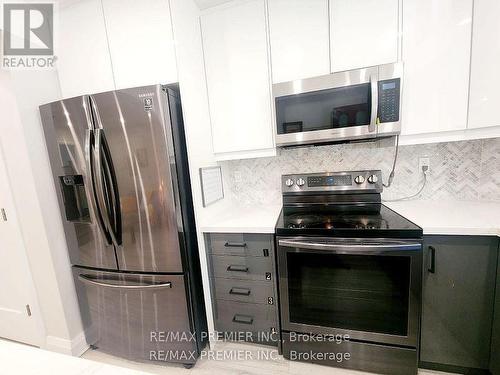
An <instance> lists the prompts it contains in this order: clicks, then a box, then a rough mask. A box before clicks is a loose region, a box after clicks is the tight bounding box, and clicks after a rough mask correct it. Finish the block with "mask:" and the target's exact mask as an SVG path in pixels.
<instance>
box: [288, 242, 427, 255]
mask: <svg viewBox="0 0 500 375" xmlns="http://www.w3.org/2000/svg"><path fill="white" fill-rule="evenodd" d="M278 245H279V246H282V247H293V248H300V249H310V250H327V251H330V252H334V253H371V254H376V253H385V252H389V251H416V250H422V245H421V244H420V243H417V242H415V243H377V244H367V243H353V242H349V243H340V242H312V241H311V242H310V241H301V240H284V239H282V240H279V241H278Z"/></svg>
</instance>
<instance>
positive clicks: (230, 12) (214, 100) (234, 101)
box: [201, 0, 274, 154]
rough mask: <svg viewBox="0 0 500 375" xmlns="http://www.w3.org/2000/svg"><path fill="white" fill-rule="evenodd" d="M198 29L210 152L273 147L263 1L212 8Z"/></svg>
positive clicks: (232, 151)
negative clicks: (210, 131) (202, 56)
mask: <svg viewBox="0 0 500 375" xmlns="http://www.w3.org/2000/svg"><path fill="white" fill-rule="evenodd" d="M201 25H202V33H203V48H204V56H205V67H206V74H207V86H208V99H209V103H210V117H211V121H212V138H213V147H214V153H215V154H221V153H235V152H241V151H256V150H262V149H269V148H272V147H273V143H274V141H273V132H272V128H273V127H272V125H273V124H272V120H271V117H272V116H271V85H270V77H269V56H268V47H267V32H266V11H265V3H264V0H253V1H246V2H241V1H238V2H236V3H230V4H229V5H222V6H220V7H217V8H214V9H211V10H209V11H208V12H207V13H204V14H203V15H202V17H201Z"/></svg>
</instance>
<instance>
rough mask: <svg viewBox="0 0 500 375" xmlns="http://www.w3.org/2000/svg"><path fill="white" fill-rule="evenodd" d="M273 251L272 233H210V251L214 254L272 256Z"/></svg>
mask: <svg viewBox="0 0 500 375" xmlns="http://www.w3.org/2000/svg"><path fill="white" fill-rule="evenodd" d="M272 251H273V249H272V235H270V234H242V233H212V234H210V252H211V253H212V254H218V255H239V256H252V257H266V256H268V257H271V256H272V254H273V253H272Z"/></svg>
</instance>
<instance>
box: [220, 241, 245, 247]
mask: <svg viewBox="0 0 500 375" xmlns="http://www.w3.org/2000/svg"><path fill="white" fill-rule="evenodd" d="M224 246H225V247H247V244H246V242H226V243H225V244H224Z"/></svg>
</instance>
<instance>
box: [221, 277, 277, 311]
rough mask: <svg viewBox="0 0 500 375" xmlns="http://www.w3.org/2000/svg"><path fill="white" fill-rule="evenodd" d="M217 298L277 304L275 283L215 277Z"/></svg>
mask: <svg viewBox="0 0 500 375" xmlns="http://www.w3.org/2000/svg"><path fill="white" fill-rule="evenodd" d="M213 282H214V286H215V298H216V299H220V300H226V301H237V302H248V303H259V304H263V305H275V304H276V303H277V301H276V297H275V295H274V287H273V283H270V282H269V281H249V280H236V279H221V278H216V279H214V281H213Z"/></svg>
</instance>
